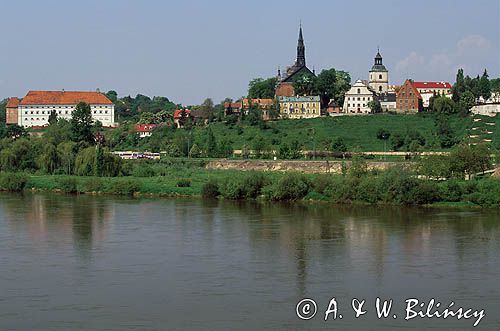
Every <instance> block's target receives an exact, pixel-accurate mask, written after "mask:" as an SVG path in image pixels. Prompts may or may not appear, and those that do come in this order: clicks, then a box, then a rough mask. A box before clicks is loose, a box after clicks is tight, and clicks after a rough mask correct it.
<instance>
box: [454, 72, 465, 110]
mask: <svg viewBox="0 0 500 331" xmlns="http://www.w3.org/2000/svg"><path fill="white" fill-rule="evenodd" d="M464 92H465V81H464V69H462V68H460V69H458V72H457V78H456V81H455V84H454V85H453V87H452V93H453V97H452V99H453V101H455V102H458V101H459V100H460V96H461V95H462V93H464Z"/></svg>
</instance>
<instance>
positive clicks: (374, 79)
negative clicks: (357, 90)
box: [368, 52, 389, 94]
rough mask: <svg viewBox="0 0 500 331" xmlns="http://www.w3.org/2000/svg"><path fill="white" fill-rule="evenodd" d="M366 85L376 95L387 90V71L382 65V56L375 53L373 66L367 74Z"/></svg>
mask: <svg viewBox="0 0 500 331" xmlns="http://www.w3.org/2000/svg"><path fill="white" fill-rule="evenodd" d="M368 82H369V83H368V85H369V86H370V87H371V88H372V89H373V90H374V91H375V92H376V93H377V94H383V93H387V92H388V90H389V71H388V70H387V69H386V67H385V66H384V65H383V64H382V55H380V52H377V55H375V64H374V65H373V67H372V69H371V70H370V73H369V79H368Z"/></svg>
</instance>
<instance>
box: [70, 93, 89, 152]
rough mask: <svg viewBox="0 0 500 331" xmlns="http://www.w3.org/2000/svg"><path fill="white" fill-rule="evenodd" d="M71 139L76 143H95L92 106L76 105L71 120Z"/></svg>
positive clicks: (81, 103)
mask: <svg viewBox="0 0 500 331" xmlns="http://www.w3.org/2000/svg"><path fill="white" fill-rule="evenodd" d="M70 123H71V138H72V140H73V141H74V142H84V143H88V144H93V143H94V135H93V134H92V114H91V110H90V105H89V104H87V103H85V102H80V103H79V104H78V105H76V108H75V110H74V111H73V115H72V118H71V121H70Z"/></svg>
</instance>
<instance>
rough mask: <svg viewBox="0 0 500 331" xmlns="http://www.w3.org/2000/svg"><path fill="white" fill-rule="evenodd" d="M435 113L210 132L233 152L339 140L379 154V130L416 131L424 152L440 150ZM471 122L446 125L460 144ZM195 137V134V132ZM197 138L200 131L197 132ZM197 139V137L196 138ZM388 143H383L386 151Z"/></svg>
mask: <svg viewBox="0 0 500 331" xmlns="http://www.w3.org/2000/svg"><path fill="white" fill-rule="evenodd" d="M435 118H436V115H435V114H430V113H428V114H425V113H422V114H416V115H393V114H378V115H372V116H339V117H321V118H315V119H302V120H279V121H275V122H270V123H269V124H268V125H269V126H270V128H269V129H265V130H262V129H260V128H259V127H258V126H253V127H252V126H243V132H241V131H240V134H238V127H237V125H233V126H228V125H226V124H223V123H214V124H212V125H211V127H212V130H213V132H214V134H215V136H216V138H217V139H218V140H220V139H229V140H230V141H232V143H233V148H234V149H241V148H242V147H243V146H245V145H246V146H248V147H249V148H250V149H251V148H252V143H253V141H255V140H256V139H258V138H259V137H262V138H263V139H264V140H265V141H266V142H267V144H268V145H272V146H277V145H279V144H280V143H281V142H285V141H292V140H298V141H300V142H302V143H303V144H304V145H305V148H306V149H311V150H312V149H313V148H314V147H316V149H320V148H321V147H322V146H323V145H324V144H325V143H326V142H327V141H329V140H331V139H333V138H335V137H342V138H343V139H344V141H345V143H346V145H347V147H348V149H349V150H356V149H357V150H360V151H383V150H384V142H383V141H381V140H379V139H377V138H376V134H377V131H378V130H379V129H381V128H383V129H385V130H388V131H389V132H390V133H391V134H393V133H397V132H398V133H402V134H404V133H406V131H408V130H416V131H419V132H420V133H421V134H422V135H423V136H424V137H426V140H427V144H426V145H427V146H426V149H427V150H440V148H439V147H436V146H437V145H438V144H437V143H436V137H435V136H436V135H435V132H436V124H435ZM471 122H472V119H471V117H465V118H464V117H459V116H453V117H450V119H449V123H450V126H451V128H452V129H453V130H454V133H455V136H456V137H457V138H458V139H459V140H460V141H461V140H463V139H464V137H465V136H466V132H467V129H468V128H469V127H470V125H471ZM195 134H196V133H195ZM197 134H198V135H200V134H201V132H198V133H197ZM200 138H201V136H200ZM389 149H390V143H389V142H388V143H387V150H389Z"/></svg>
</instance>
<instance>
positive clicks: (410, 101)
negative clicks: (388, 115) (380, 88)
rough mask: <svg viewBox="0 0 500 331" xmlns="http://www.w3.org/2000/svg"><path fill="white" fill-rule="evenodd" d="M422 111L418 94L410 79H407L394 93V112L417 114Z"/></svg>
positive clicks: (420, 97)
mask: <svg viewBox="0 0 500 331" xmlns="http://www.w3.org/2000/svg"><path fill="white" fill-rule="evenodd" d="M422 110H423V101H422V96H421V95H420V92H419V91H418V89H417V88H416V86H415V83H414V81H413V80H411V79H407V80H406V81H405V83H404V84H403V85H401V86H400V88H399V90H398V91H397V93H396V112H398V113H418V112H421V111H422Z"/></svg>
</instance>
